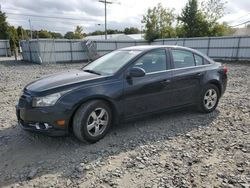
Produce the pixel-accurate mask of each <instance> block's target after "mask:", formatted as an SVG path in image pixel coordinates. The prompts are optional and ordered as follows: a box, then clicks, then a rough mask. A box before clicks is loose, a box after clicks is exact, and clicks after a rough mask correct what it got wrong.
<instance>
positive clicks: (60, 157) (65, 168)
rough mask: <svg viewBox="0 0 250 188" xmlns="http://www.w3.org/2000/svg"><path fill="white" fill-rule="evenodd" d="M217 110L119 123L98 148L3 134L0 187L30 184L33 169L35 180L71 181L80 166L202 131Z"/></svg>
mask: <svg viewBox="0 0 250 188" xmlns="http://www.w3.org/2000/svg"><path fill="white" fill-rule="evenodd" d="M219 113H220V112H219V111H218V110H216V111H214V112H212V113H210V114H201V113H199V112H196V111H195V110H193V109H190V108H188V109H184V110H179V111H174V112H167V113H161V114H158V115H153V116H151V117H146V118H140V119H137V120H133V121H130V122H124V123H120V124H118V125H116V126H114V127H112V129H111V131H110V132H109V134H108V135H106V137H105V138H103V139H102V140H100V141H99V142H97V143H95V144H89V143H81V142H79V141H78V140H76V139H75V138H74V137H73V136H68V137H48V136H45V135H40V134H35V133H29V132H26V131H23V130H22V129H21V128H20V127H19V126H16V122H13V126H14V128H8V129H4V130H1V131H0V187H1V186H10V185H13V184H15V183H20V182H22V181H26V180H27V174H29V171H30V169H33V168H36V169H38V173H37V174H36V177H41V176H43V175H45V174H48V173H49V174H60V175H61V176H62V177H65V178H70V177H71V176H72V174H74V172H75V171H76V166H78V165H79V164H80V163H82V162H84V163H90V162H92V161H94V160H97V159H100V158H102V161H105V160H107V159H108V158H109V157H110V156H115V155H118V154H120V153H121V152H127V151H131V150H134V149H136V148H137V147H140V146H142V145H146V144H154V143H156V142H159V141H167V140H168V139H169V138H170V137H175V136H179V135H182V134H186V133H188V132H189V131H192V130H195V129H198V128H200V127H208V126H209V125H211V123H212V122H213V121H214V120H215V119H216V118H217V117H218V116H219Z"/></svg>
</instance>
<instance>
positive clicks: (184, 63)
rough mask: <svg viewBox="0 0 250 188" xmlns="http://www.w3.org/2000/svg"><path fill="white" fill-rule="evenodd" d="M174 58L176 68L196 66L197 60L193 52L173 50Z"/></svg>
mask: <svg viewBox="0 0 250 188" xmlns="http://www.w3.org/2000/svg"><path fill="white" fill-rule="evenodd" d="M172 56H173V62H174V67H175V68H185V67H192V66H195V60H194V56H193V53H192V52H189V51H185V50H172Z"/></svg>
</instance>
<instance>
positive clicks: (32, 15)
mask: <svg viewBox="0 0 250 188" xmlns="http://www.w3.org/2000/svg"><path fill="white" fill-rule="evenodd" d="M5 13H6V14H9V15H18V16H29V17H38V18H52V19H60V20H61V19H64V20H77V21H82V20H83V19H86V18H81V19H80V18H70V17H59V16H42V15H35V14H22V13H13V12H5Z"/></svg>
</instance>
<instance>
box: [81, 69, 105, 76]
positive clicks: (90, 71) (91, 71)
mask: <svg viewBox="0 0 250 188" xmlns="http://www.w3.org/2000/svg"><path fill="white" fill-rule="evenodd" d="M83 71H84V72H89V73H92V74H97V75H101V74H100V73H99V72H96V71H94V70H90V69H86V70H84V69H83Z"/></svg>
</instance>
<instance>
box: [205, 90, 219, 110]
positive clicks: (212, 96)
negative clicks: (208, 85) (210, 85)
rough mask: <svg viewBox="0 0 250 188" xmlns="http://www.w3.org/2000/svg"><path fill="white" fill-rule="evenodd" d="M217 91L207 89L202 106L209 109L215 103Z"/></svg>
mask: <svg viewBox="0 0 250 188" xmlns="http://www.w3.org/2000/svg"><path fill="white" fill-rule="evenodd" d="M217 98H218V95H217V92H216V91H215V90H214V89H209V90H207V92H206V93H205V95H204V99H203V103H204V106H205V107H206V108H207V109H208V110H211V109H212V108H213V107H214V106H215V105H216V103H217Z"/></svg>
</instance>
